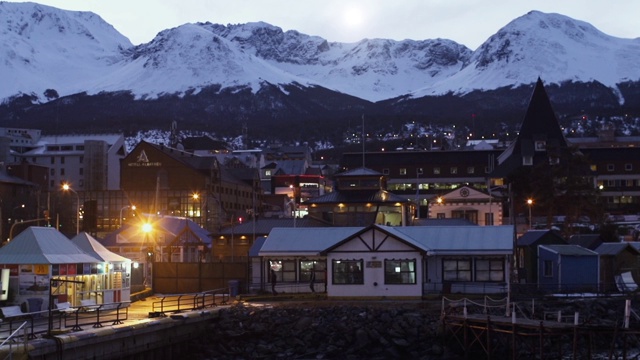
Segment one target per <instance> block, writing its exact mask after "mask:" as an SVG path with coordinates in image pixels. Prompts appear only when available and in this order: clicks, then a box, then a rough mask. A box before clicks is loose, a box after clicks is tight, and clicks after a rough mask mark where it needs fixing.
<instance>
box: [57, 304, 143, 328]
mask: <svg viewBox="0 0 640 360" xmlns="http://www.w3.org/2000/svg"><path fill="white" fill-rule="evenodd" d="M129 305H131V302H130V301H125V302H118V303H109V304H98V305H90V306H79V307H71V308H68V309H65V311H59V310H54V313H57V314H56V315H58V316H59V319H60V321H63V320H64V327H65V328H69V327H70V328H71V330H73V331H79V330H82V326H88V325H91V326H92V327H93V328H101V327H102V326H103V324H105V323H111V325H118V324H122V323H123V322H124V321H125V320H128V319H129ZM59 324H60V323H59Z"/></svg>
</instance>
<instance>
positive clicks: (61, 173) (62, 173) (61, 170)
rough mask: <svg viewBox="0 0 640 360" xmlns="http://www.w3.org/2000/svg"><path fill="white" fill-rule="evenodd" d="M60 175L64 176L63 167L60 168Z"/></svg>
mask: <svg viewBox="0 0 640 360" xmlns="http://www.w3.org/2000/svg"><path fill="white" fill-rule="evenodd" d="M60 176H64V168H62V169H60Z"/></svg>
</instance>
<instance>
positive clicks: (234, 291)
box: [229, 280, 240, 297]
mask: <svg viewBox="0 0 640 360" xmlns="http://www.w3.org/2000/svg"><path fill="white" fill-rule="evenodd" d="M239 287H240V281H239V280H229V296H232V297H236V296H238V290H239Z"/></svg>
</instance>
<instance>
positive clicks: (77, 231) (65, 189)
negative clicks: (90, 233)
mask: <svg viewBox="0 0 640 360" xmlns="http://www.w3.org/2000/svg"><path fill="white" fill-rule="evenodd" d="M62 190H64V191H71V192H72V193H74V194H76V234H80V196H79V195H78V193H77V192H76V191H75V190H73V189H72V188H71V186H70V185H69V184H63V185H62Z"/></svg>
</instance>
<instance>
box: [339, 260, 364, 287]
mask: <svg viewBox="0 0 640 360" xmlns="http://www.w3.org/2000/svg"><path fill="white" fill-rule="evenodd" d="M331 271H332V278H333V284H337V285H342V284H364V278H363V276H362V260H333V261H332V264H331Z"/></svg>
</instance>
